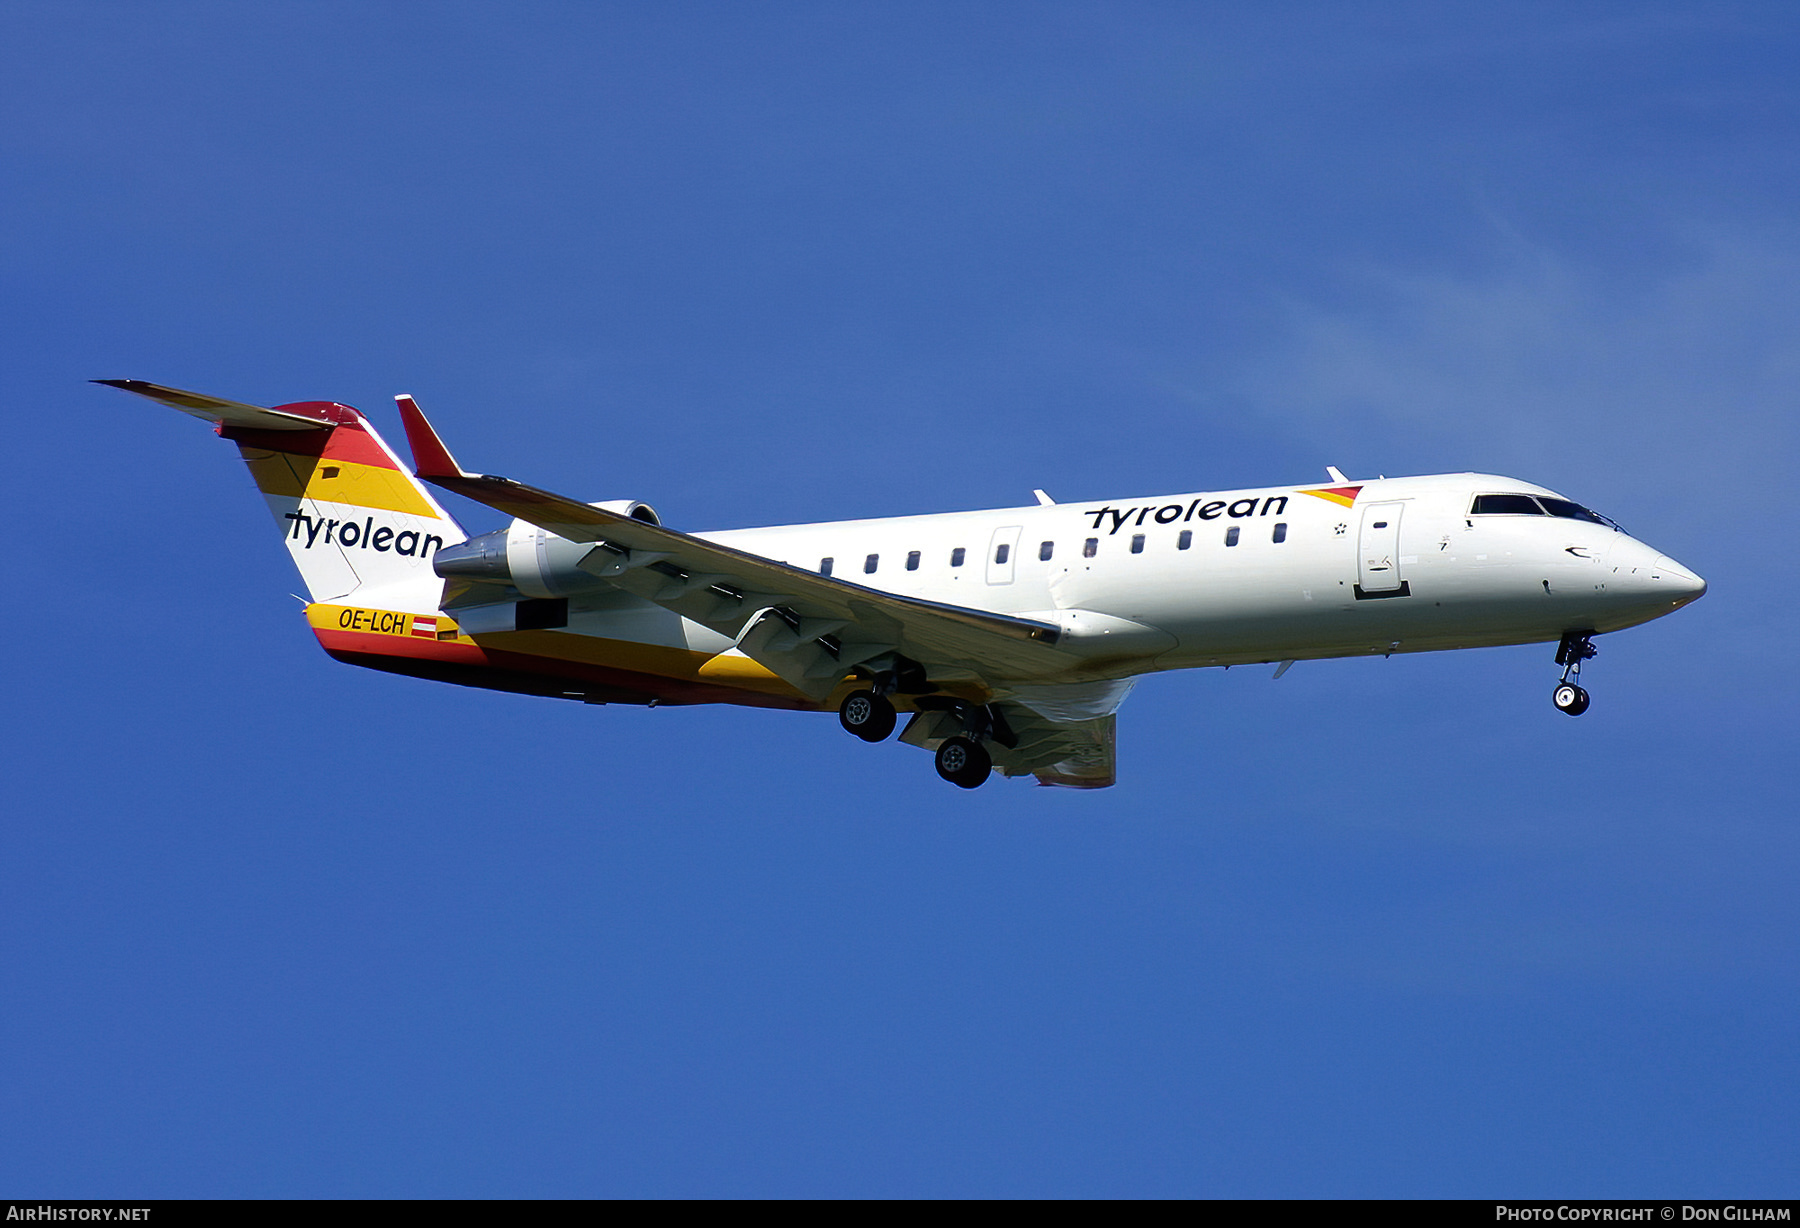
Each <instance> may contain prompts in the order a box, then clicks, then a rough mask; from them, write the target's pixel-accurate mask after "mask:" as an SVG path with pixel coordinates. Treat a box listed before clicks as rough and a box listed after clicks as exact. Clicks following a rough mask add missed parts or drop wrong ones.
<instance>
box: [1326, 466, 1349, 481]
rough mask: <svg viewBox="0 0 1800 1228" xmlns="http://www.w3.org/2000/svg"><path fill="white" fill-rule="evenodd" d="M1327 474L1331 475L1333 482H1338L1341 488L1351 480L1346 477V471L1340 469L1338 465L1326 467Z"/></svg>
mask: <svg viewBox="0 0 1800 1228" xmlns="http://www.w3.org/2000/svg"><path fill="white" fill-rule="evenodd" d="M1325 472H1326V473H1328V474H1330V475H1331V480H1332V481H1334V482H1336V483H1337V484H1338V485H1340V486H1342V485H1344V484H1345V483H1346V482H1348V481H1349V480H1350V479H1349V478H1347V477H1345V476H1344V471H1343V470H1342V469H1339V468H1338V467H1337V466H1336V465H1327V466H1325Z"/></svg>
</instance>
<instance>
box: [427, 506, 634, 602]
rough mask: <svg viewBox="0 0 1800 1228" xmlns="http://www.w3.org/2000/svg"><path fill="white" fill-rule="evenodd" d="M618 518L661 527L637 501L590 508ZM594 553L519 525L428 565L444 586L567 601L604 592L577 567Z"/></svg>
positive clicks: (449, 550)
mask: <svg viewBox="0 0 1800 1228" xmlns="http://www.w3.org/2000/svg"><path fill="white" fill-rule="evenodd" d="M589 506H590V507H598V508H604V509H605V510H607V511H609V512H618V513H620V514H621V515H625V516H629V517H631V518H632V519H633V520H641V521H643V522H644V523H645V524H661V523H662V521H661V520H660V519H659V518H658V517H657V515H656V509H655V508H653V507H651V506H650V505H649V504H648V503H640V502H638V501H637V500H636V499H612V500H608V501H606V502H604V503H593V504H589ZM596 548H597V547H595V546H594V544H593V543H592V542H572V541H570V540H569V539H568V538H566V537H558V536H557V535H556V534H554V533H551V532H549V531H547V530H545V529H540V528H538V526H536V525H534V524H530V523H528V522H526V521H523V520H514V521H513V522H512V524H511V526H509V527H508V528H504V529H495V530H494V531H493V532H492V533H483V534H482V535H481V536H479V537H471V538H470V539H469V540H468V541H466V542H463V543H461V544H460V545H456V546H445V547H444V548H443V549H442V550H439V551H438V552H437V553H436V554H435V555H433V556H432V559H431V569H432V570H433V571H435V572H437V574H438V575H440V576H442V577H443V578H444V579H446V580H474V581H476V582H477V583H481V584H510V585H512V586H513V587H514V588H516V589H518V590H519V591H520V592H521V593H523V594H525V596H527V597H567V596H570V595H571V594H574V593H581V592H592V591H594V590H595V589H601V588H605V587H607V585H606V582H605V581H604V580H601V579H600V578H599V577H597V576H594V575H592V574H590V573H588V572H585V571H583V570H582V569H581V568H580V566H579V564H580V562H581V560H582V559H584V558H586V557H587V556H588V554H589V553H590V552H592V551H593V550H595V549H596Z"/></svg>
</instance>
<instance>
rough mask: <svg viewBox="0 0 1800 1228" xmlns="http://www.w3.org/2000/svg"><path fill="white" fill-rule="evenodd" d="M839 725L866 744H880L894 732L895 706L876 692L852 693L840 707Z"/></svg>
mask: <svg viewBox="0 0 1800 1228" xmlns="http://www.w3.org/2000/svg"><path fill="white" fill-rule="evenodd" d="M838 724H840V725H842V726H843V727H844V728H845V730H846V731H848V732H850V733H853V734H855V735H856V736H857V737H859V738H861V739H862V740H863V741H865V742H879V741H881V740H883V739H884V738H886V737H887V736H888V734H890V733H892V732H894V705H893V704H891V703H889V702H888V701H887V699H886V697H885V696H881V695H877V694H876V693H875V692H874V691H852V692H850V694H848V695H846V696H845V697H844V702H843V703H842V704H841V705H840V706H839V707H838Z"/></svg>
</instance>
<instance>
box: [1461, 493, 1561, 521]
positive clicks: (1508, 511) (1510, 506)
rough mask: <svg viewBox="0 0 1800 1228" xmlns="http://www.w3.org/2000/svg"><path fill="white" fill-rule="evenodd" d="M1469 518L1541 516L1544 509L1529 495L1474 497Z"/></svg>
mask: <svg viewBox="0 0 1800 1228" xmlns="http://www.w3.org/2000/svg"><path fill="white" fill-rule="evenodd" d="M1469 514H1470V515H1471V516H1542V515H1543V514H1544V509H1543V508H1541V507H1539V506H1538V502H1537V500H1536V499H1533V498H1532V497H1531V496H1530V495H1476V496H1475V503H1474V505H1473V506H1472V507H1470V508H1469Z"/></svg>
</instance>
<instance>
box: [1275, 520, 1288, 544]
mask: <svg viewBox="0 0 1800 1228" xmlns="http://www.w3.org/2000/svg"><path fill="white" fill-rule="evenodd" d="M1286 540H1287V524H1286V522H1278V523H1277V524H1276V525H1275V542H1276V543H1277V544H1280V543H1281V542H1284V541H1286Z"/></svg>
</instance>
